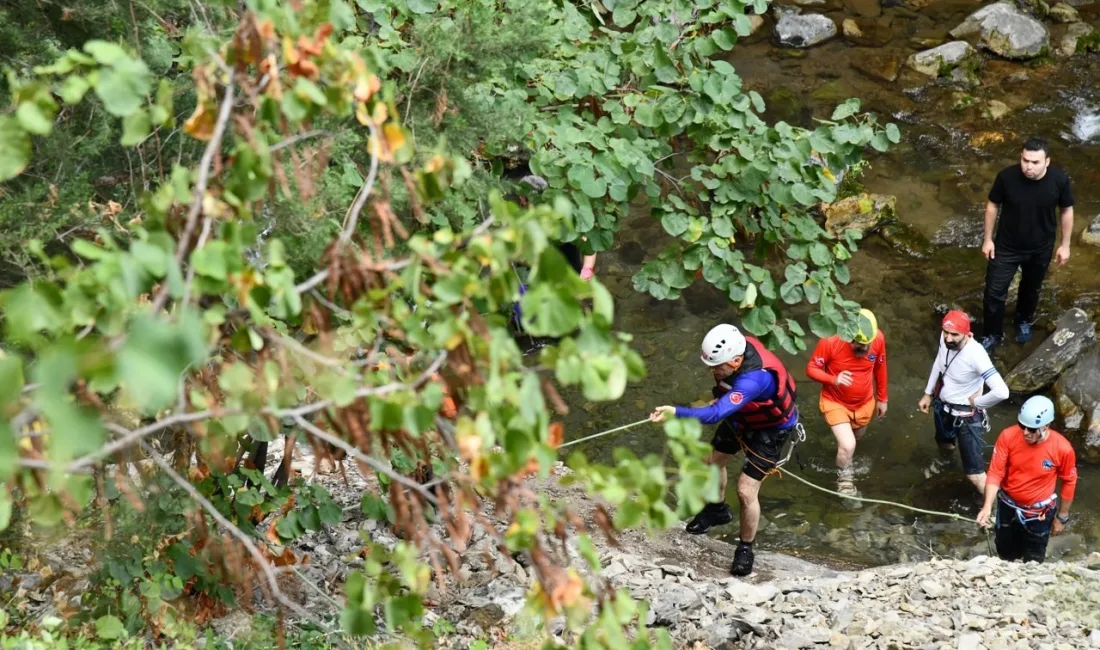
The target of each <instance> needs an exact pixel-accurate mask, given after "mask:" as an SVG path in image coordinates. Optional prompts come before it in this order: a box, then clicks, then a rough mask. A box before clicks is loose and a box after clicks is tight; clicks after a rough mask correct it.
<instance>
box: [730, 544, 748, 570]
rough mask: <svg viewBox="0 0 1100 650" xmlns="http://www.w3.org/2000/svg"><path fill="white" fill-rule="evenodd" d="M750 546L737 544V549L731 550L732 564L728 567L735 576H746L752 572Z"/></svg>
mask: <svg viewBox="0 0 1100 650" xmlns="http://www.w3.org/2000/svg"><path fill="white" fill-rule="evenodd" d="M752 561H753V554H752V547H751V546H745V545H743V544H739V545H738V546H737V550H736V551H734V552H733V566H731V567H730V573H732V574H733V575H735V576H747V575H749V574H750V573H752Z"/></svg>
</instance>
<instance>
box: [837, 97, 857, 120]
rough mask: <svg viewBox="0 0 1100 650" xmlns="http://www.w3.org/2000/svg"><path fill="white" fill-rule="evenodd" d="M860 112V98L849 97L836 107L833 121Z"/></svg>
mask: <svg viewBox="0 0 1100 650" xmlns="http://www.w3.org/2000/svg"><path fill="white" fill-rule="evenodd" d="M858 112H859V100H858V99H854V98H853V99H849V100H848V101H846V102H844V103H843V104H841V105H840V106H837V107H836V110H834V111H833V117H832V119H833V121H840V120H843V119H845V118H849V117H851V116H853V115H855V114H856V113H858Z"/></svg>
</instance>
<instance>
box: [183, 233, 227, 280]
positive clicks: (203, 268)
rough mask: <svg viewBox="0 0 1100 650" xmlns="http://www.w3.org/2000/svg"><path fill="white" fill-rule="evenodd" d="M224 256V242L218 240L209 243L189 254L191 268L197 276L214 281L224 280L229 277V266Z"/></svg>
mask: <svg viewBox="0 0 1100 650" xmlns="http://www.w3.org/2000/svg"><path fill="white" fill-rule="evenodd" d="M225 254H226V244H225V242H223V241H220V240H215V241H212V242H209V243H207V244H206V245H205V246H203V247H202V248H200V249H199V250H197V251H195V252H194V253H191V266H193V267H194V268H195V273H198V274H199V275H204V276H206V277H208V278H214V279H215V280H225V279H227V278H228V277H229V266H228V265H227V263H226V260H225Z"/></svg>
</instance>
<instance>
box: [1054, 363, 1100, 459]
mask: <svg viewBox="0 0 1100 650" xmlns="http://www.w3.org/2000/svg"><path fill="white" fill-rule="evenodd" d="M1054 400H1055V404H1056V405H1057V406H1058V413H1060V414H1061V416H1062V419H1063V420H1064V421H1065V424H1066V429H1068V430H1070V431H1078V432H1080V434H1081V445H1080V448H1081V449H1082V451H1083V454H1082V455H1083V456H1084V457H1085V459H1086V460H1088V461H1089V462H1093V463H1095V462H1100V346H1093V347H1092V349H1091V350H1089V351H1088V352H1086V353H1085V355H1084V356H1083V357H1081V360H1080V361H1078V362H1077V363H1075V364H1073V367H1072V368H1070V369H1069V370H1067V371H1066V373H1065V374H1064V375H1062V376H1061V377H1060V378H1059V379H1058V382H1057V383H1056V384H1054Z"/></svg>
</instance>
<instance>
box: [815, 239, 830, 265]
mask: <svg viewBox="0 0 1100 650" xmlns="http://www.w3.org/2000/svg"><path fill="white" fill-rule="evenodd" d="M810 261H812V262H813V263H814V264H816V265H818V266H828V265H830V264H832V263H833V255H832V253H830V252H829V247H828V246H826V245H825V244H822V243H821V242H819V241H815V242H814V243H813V244H810Z"/></svg>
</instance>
